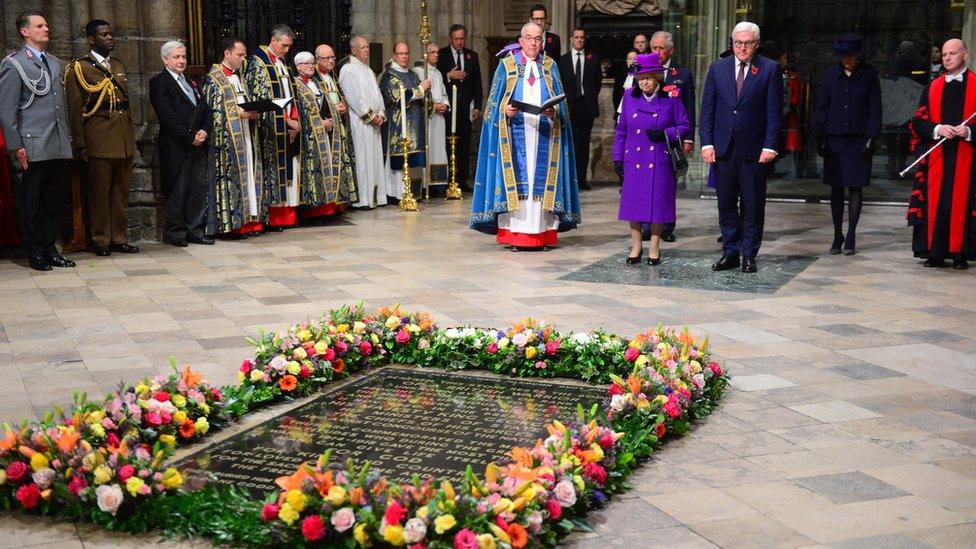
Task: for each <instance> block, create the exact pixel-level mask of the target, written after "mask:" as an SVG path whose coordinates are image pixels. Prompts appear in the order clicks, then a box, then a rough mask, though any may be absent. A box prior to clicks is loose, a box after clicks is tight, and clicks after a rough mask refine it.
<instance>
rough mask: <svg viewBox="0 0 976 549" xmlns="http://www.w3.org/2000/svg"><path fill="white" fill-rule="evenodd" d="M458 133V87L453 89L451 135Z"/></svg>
mask: <svg viewBox="0 0 976 549" xmlns="http://www.w3.org/2000/svg"><path fill="white" fill-rule="evenodd" d="M456 133H457V86H456V85H455V86H453V87H451V134H456Z"/></svg>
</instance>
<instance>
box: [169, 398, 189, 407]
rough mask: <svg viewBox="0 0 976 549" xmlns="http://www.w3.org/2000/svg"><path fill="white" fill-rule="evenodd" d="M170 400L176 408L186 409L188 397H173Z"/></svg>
mask: <svg viewBox="0 0 976 549" xmlns="http://www.w3.org/2000/svg"><path fill="white" fill-rule="evenodd" d="M170 400H171V401H173V406H176V407H177V408H186V397H185V396H183V395H173V397H172V398H171V399H170Z"/></svg>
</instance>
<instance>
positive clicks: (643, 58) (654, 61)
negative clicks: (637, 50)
mask: <svg viewBox="0 0 976 549" xmlns="http://www.w3.org/2000/svg"><path fill="white" fill-rule="evenodd" d="M649 72H664V67H663V66H662V65H661V59H660V58H659V57H658V56H657V54H656V53H642V54H640V55H638V56H637V60H636V61H634V75H635V76H636V75H639V74H645V73H649Z"/></svg>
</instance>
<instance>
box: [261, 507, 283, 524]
mask: <svg viewBox="0 0 976 549" xmlns="http://www.w3.org/2000/svg"><path fill="white" fill-rule="evenodd" d="M278 511H281V506H279V505H275V504H274V503H265V504H264V507H263V508H261V520H263V521H264V522H271V521H272V520H274V519H276V518H278Z"/></svg>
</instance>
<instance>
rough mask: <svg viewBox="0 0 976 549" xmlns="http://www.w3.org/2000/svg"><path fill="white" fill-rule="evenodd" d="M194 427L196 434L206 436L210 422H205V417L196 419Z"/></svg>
mask: <svg viewBox="0 0 976 549" xmlns="http://www.w3.org/2000/svg"><path fill="white" fill-rule="evenodd" d="M196 427H197V433H200V434H201V435H205V434H207V431H209V430H210V422H209V421H207V418H205V417H199V418H197V421H196Z"/></svg>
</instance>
